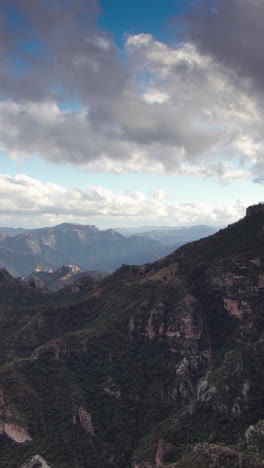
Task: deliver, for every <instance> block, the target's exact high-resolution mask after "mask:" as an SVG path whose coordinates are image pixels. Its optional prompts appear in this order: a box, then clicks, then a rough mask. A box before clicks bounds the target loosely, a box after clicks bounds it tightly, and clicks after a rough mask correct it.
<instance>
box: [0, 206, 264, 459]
mask: <svg viewBox="0 0 264 468" xmlns="http://www.w3.org/2000/svg"><path fill="white" fill-rule="evenodd" d="M263 226H264V205H263V204H259V205H256V206H253V207H250V208H248V210H247V215H246V216H245V218H243V219H241V220H239V221H238V222H236V223H234V224H232V225H230V226H228V227H227V228H225V229H221V230H220V231H219V232H217V233H216V234H214V235H212V236H210V237H208V238H204V239H201V240H199V241H195V242H192V243H189V244H187V245H184V246H182V247H181V248H179V249H177V250H176V251H174V252H173V253H171V254H170V255H168V256H167V257H164V258H162V259H159V260H157V261H155V262H154V263H149V264H144V265H139V266H136V265H133V266H131V265H130V266H129V265H123V266H122V267H121V268H119V269H118V270H117V271H116V272H114V273H113V274H111V275H108V276H107V277H105V278H103V279H101V280H98V279H90V280H87V281H86V282H84V283H83V285H82V287H79V288H76V289H75V288H74V287H70V288H66V289H64V290H60V291H58V292H56V293H50V292H48V291H42V290H39V289H33V288H31V287H30V286H29V285H28V283H27V282H25V281H23V280H18V279H15V278H12V276H10V275H9V273H7V272H6V271H5V270H1V272H0V323H1V327H0V333H1V336H0V365H1V367H0V432H1V433H2V435H0V451H1V458H0V467H1V468H4V467H5V468H6V467H9V468H15V467H16V468H18V467H19V468H26V467H27V468H33V467H34V468H36V466H38V467H39V468H40V467H43V468H44V467H47V466H48V467H51V468H66V467H67V468H77V467H78V468H98V467H100V468H158V467H160V468H161V467H164V468H165V467H171V468H174V467H175V468H176V467H177V468H201V467H203V468H209V467H212V468H213V467H215V468H218V467H220V468H221V467H226V468H229V467H231V468H235V467H242V468H243V467H245V468H258V467H263V466H264V404H263V403H264V400H263V399H264V373H263V367H264V229H263Z"/></svg>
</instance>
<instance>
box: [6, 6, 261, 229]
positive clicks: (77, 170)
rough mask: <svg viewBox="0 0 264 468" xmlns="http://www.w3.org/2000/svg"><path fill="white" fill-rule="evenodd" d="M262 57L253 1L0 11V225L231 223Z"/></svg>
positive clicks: (241, 200) (246, 191)
mask: <svg viewBox="0 0 264 468" xmlns="http://www.w3.org/2000/svg"><path fill="white" fill-rule="evenodd" d="M263 43H264V2H263V0H195V1H194V0H186V1H185V0H163V1H162V2H161V1H156V2H153V1H150V0H133V1H128V0H126V1H125V0H122V1H121V0H114V1H113V0H112V1H111V0H101V1H99V0H1V1H0V161H1V166H0V225H1V226H12V227H19V226H22V227H26V228H30V227H32V228H33V227H41V226H51V225H56V224H59V223H62V222H76V223H81V224H95V225H97V226H98V227H99V228H101V229H106V228H108V227H118V226H120V227H125V226H128V227H129V226H143V225H156V226H159V225H160V226H166V225H168V226H190V225H195V224H209V225H216V226H225V225H227V224H229V223H231V222H234V221H236V220H237V219H239V218H241V217H243V216H244V214H245V209H246V207H247V206H248V205H250V204H254V203H258V202H260V201H263V200H264V187H263V184H264V157H263V150H264V106H263V100H264V56H263V51H262V45H263Z"/></svg>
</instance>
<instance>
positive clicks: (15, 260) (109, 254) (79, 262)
mask: <svg viewBox="0 0 264 468" xmlns="http://www.w3.org/2000/svg"><path fill="white" fill-rule="evenodd" d="M0 249H1V250H0V266H2V267H4V268H6V269H7V270H8V271H10V273H12V274H14V275H17V276H28V275H29V274H30V273H31V272H32V271H33V270H34V269H35V267H36V265H37V264H40V265H42V267H43V268H42V269H44V270H48V269H50V268H51V269H53V270H56V269H57V268H58V267H59V266H60V265H63V264H71V265H76V266H78V267H79V268H81V269H82V270H84V271H86V270H97V271H102V272H110V271H114V270H115V269H116V268H118V267H120V266H121V265H122V264H123V263H126V264H140V263H147V262H151V261H153V260H157V259H159V258H161V257H162V256H164V255H166V254H167V253H168V252H169V251H170V250H171V248H170V247H168V246H164V245H162V244H161V243H160V242H158V241H156V240H149V239H146V238H143V237H130V238H126V237H125V236H122V235H121V234H119V233H117V232H116V231H114V230H113V229H107V230H105V231H100V230H99V229H98V228H97V227H96V226H89V225H88V226H83V225H80V224H70V223H63V224H60V225H58V226H55V227H48V228H41V229H34V230H32V231H27V232H23V233H21V234H19V235H17V236H13V235H12V236H11V235H8V234H1V235H0Z"/></svg>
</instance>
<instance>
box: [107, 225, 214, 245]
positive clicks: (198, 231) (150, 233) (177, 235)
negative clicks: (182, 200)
mask: <svg viewBox="0 0 264 468" xmlns="http://www.w3.org/2000/svg"><path fill="white" fill-rule="evenodd" d="M115 230H116V231H117V232H119V233H121V234H123V235H124V236H127V237H130V236H132V235H133V236H134V235H136V236H141V237H147V238H148V239H152V240H157V241H159V242H161V243H162V244H164V245H171V246H172V247H174V248H178V247H180V246H181V245H184V244H187V243H188V242H192V241H194V240H199V239H202V238H203V237H207V236H210V235H211V234H214V233H215V232H217V231H218V230H219V228H218V227H216V226H207V225H197V226H190V227H180V226H179V227H170V226H160V227H159V226H145V227H138V228H116V229H115Z"/></svg>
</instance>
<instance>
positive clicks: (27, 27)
mask: <svg viewBox="0 0 264 468" xmlns="http://www.w3.org/2000/svg"><path fill="white" fill-rule="evenodd" d="M10 8H12V9H11V10H10ZM98 12H99V6H98V4H97V2H96V1H95V0H75V1H72V0H63V1H62V0H61V1H59V0H8V1H6V0H3V1H2V2H1V26H2V33H1V35H2V37H1V39H2V41H1V49H0V69H1V72H0V93H1V94H2V97H12V98H15V99H18V98H22V99H33V100H38V99H43V98H47V97H51V96H57V98H60V97H61V98H62V97H65V96H67V95H70V96H72V95H75V96H79V97H81V98H82V99H83V100H84V101H85V100H87V99H88V98H89V99H90V100H91V97H93V98H98V99H99V98H100V99H103V98H105V97H106V96H117V95H118V93H120V90H122V87H123V86H124V83H125V82H126V79H127V76H126V73H125V70H124V68H123V67H122V64H121V62H120V60H119V57H118V51H117V49H116V47H115V45H114V43H113V41H112V39H111V36H109V35H108V34H106V33H105V32H103V31H99V30H98V29H97V27H96V17H97V14H98ZM14 18H16V19H14ZM35 46H37V47H38V48H39V50H38V53H35V51H34V47H35Z"/></svg>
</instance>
